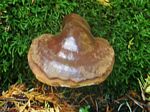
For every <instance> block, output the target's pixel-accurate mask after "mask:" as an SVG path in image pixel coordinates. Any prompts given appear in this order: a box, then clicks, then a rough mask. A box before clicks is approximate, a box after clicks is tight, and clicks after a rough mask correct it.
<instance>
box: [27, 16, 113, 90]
mask: <svg viewBox="0 0 150 112" xmlns="http://www.w3.org/2000/svg"><path fill="white" fill-rule="evenodd" d="M28 63H29V66H30V68H31V70H32V71H33V73H34V74H35V76H36V78H37V79H38V80H39V81H41V82H43V83H46V84H48V85H51V86H62V87H70V88H74V87H82V86H88V85H94V84H99V83H101V82H103V81H104V80H105V79H106V78H107V77H108V75H109V74H110V72H111V71H112V68H113V64H114V50H113V48H112V47H111V46H110V44H109V43H108V41H107V40H105V39H103V38H99V37H98V38H93V35H92V34H91V32H90V26H89V25H88V23H87V22H86V21H85V20H84V19H83V18H82V17H80V16H79V15H77V14H70V15H67V16H65V18H64V20H63V29H62V32H61V33H60V34H58V35H52V34H43V35H41V36H40V37H37V38H36V39H34V40H33V41H32V44H31V47H30V49H29V52H28Z"/></svg>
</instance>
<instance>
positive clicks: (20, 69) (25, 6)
mask: <svg viewBox="0 0 150 112" xmlns="http://www.w3.org/2000/svg"><path fill="white" fill-rule="evenodd" d="M111 5H112V7H111V8H110V7H105V6H102V5H100V4H99V3H98V2H96V0H79V1H77V0H55V1H49V0H44V1H42V0H35V1H34V2H33V3H32V2H31V1H30V2H29V1H27V0H12V1H11V0H2V1H1V3H0V59H1V60H0V77H1V78H0V81H1V87H2V88H5V87H7V86H8V85H9V84H12V83H15V82H16V81H18V82H22V81H25V82H26V83H28V82H29V81H28V80H32V79H33V75H32V73H31V70H30V69H29V66H28V64H27V52H28V49H29V46H30V43H31V41H32V39H34V38H35V37H37V36H38V35H40V34H43V33H53V34H56V33H57V32H59V29H60V27H61V22H62V18H63V17H64V16H65V15H66V14H69V13H72V12H74V13H78V14H80V15H81V16H83V17H84V18H85V19H86V20H87V21H88V22H89V24H90V26H91V28H92V33H93V34H94V35H95V36H100V37H104V38H106V39H108V40H109V42H110V43H111V45H112V46H113V48H114V50H115V65H114V69H113V72H112V74H111V76H110V77H109V78H108V80H107V81H105V83H104V89H105V90H106V93H108V94H110V93H111V94H117V93H118V94H123V93H125V92H126V91H127V90H128V89H137V88H138V81H137V78H139V77H140V76H141V75H146V74H148V72H149V71H150V70H149V67H150V56H149V55H150V41H149V40H150V29H149V28H150V22H149V15H150V13H149V10H150V5H149V1H148V0H142V1H139V0H129V1H123V0H111ZM112 90H113V91H114V93H112Z"/></svg>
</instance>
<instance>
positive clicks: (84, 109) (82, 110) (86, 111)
mask: <svg viewBox="0 0 150 112" xmlns="http://www.w3.org/2000/svg"><path fill="white" fill-rule="evenodd" d="M89 109H90V106H89V105H87V106H84V107H80V109H79V112H89Z"/></svg>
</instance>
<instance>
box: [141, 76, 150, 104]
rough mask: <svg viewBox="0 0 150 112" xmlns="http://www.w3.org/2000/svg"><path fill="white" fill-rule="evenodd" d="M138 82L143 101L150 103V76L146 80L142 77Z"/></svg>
mask: <svg viewBox="0 0 150 112" xmlns="http://www.w3.org/2000/svg"><path fill="white" fill-rule="evenodd" d="M138 81H139V85H140V89H141V95H142V98H143V100H144V101H145V100H146V101H150V75H148V76H147V78H145V79H144V78H143V77H141V78H140V79H138Z"/></svg>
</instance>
